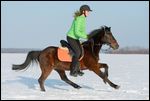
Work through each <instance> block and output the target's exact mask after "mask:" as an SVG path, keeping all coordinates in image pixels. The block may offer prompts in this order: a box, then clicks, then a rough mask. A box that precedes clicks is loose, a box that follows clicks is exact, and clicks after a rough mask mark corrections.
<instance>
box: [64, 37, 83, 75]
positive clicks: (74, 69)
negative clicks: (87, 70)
mask: <svg viewBox="0 0 150 101" xmlns="http://www.w3.org/2000/svg"><path fill="white" fill-rule="evenodd" d="M67 41H68V43H69V44H70V46H71V47H72V49H73V52H74V56H73V58H72V63H71V65H70V75H72V76H77V74H78V70H79V61H78V60H79V57H80V54H81V49H80V47H79V44H78V41H79V40H75V39H73V38H70V37H67Z"/></svg>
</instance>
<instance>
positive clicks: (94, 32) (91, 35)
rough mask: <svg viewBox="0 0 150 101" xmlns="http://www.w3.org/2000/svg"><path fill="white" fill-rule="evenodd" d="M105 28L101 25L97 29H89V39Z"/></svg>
mask: <svg viewBox="0 0 150 101" xmlns="http://www.w3.org/2000/svg"><path fill="white" fill-rule="evenodd" d="M106 28H108V27H107V26H105V25H103V26H101V27H100V28H99V29H95V30H93V31H91V32H90V33H89V39H91V38H93V37H97V36H98V35H100V32H101V31H103V30H105V29H106Z"/></svg>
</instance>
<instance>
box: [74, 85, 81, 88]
mask: <svg viewBox="0 0 150 101" xmlns="http://www.w3.org/2000/svg"><path fill="white" fill-rule="evenodd" d="M74 88H76V89H80V88H82V87H80V86H78V85H76V86H74Z"/></svg>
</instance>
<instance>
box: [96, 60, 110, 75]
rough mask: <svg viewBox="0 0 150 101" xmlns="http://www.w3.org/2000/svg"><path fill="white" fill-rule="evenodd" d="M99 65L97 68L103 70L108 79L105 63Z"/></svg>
mask: <svg viewBox="0 0 150 101" xmlns="http://www.w3.org/2000/svg"><path fill="white" fill-rule="evenodd" d="M98 65H99V68H100V69H101V68H104V69H105V71H104V74H105V75H106V76H107V77H108V65H107V64H106V63H98Z"/></svg>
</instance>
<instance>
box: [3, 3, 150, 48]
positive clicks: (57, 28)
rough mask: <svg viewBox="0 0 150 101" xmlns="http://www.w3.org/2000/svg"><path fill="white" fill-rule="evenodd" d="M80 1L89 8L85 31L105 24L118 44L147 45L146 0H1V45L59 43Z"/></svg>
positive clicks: (24, 45) (9, 46)
mask: <svg viewBox="0 0 150 101" xmlns="http://www.w3.org/2000/svg"><path fill="white" fill-rule="evenodd" d="M82 4H88V5H89V6H90V7H91V9H92V10H93V12H91V13H90V16H88V17H87V20H86V31H87V33H89V32H90V31H92V30H93V29H97V28H100V26H102V25H107V26H110V27H111V28H112V33H113V35H114V37H115V38H116V39H117V40H118V43H119V45H120V47H125V46H139V47H146V48H148V47H149V2H148V1H70V2H69V1H20V2H19V1H1V29H2V30H1V47H2V48H46V47H48V46H50V45H54V46H58V45H60V44H59V41H60V40H61V39H66V33H67V31H68V30H69V28H70V26H71V23H72V20H73V13H74V11H76V10H78V9H79V7H80V6H81V5H82Z"/></svg>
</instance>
